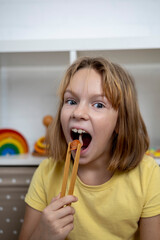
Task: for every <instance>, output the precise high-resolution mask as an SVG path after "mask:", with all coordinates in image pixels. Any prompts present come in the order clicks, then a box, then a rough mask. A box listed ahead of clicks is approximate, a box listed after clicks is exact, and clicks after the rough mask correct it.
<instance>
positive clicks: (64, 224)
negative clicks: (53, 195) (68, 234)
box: [57, 215, 74, 228]
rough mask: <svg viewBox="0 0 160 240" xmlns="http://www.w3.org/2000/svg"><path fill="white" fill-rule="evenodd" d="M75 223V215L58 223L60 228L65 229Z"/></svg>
mask: <svg viewBox="0 0 160 240" xmlns="http://www.w3.org/2000/svg"><path fill="white" fill-rule="evenodd" d="M73 221H74V216H73V215H68V216H66V217H64V218H61V219H59V220H58V221H57V224H58V226H59V227H60V228H64V227H66V226H67V225H69V224H71V223H73Z"/></svg>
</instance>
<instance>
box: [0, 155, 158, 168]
mask: <svg viewBox="0 0 160 240" xmlns="http://www.w3.org/2000/svg"><path fill="white" fill-rule="evenodd" d="M44 159H45V157H36V156H32V155H31V154H19V155H13V156H0V166H38V165H39V164H40V163H41V162H42V161H43V160H44ZM155 160H156V162H157V163H158V164H159V165H160V158H155Z"/></svg>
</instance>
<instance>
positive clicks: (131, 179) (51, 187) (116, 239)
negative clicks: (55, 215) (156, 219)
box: [25, 156, 160, 240]
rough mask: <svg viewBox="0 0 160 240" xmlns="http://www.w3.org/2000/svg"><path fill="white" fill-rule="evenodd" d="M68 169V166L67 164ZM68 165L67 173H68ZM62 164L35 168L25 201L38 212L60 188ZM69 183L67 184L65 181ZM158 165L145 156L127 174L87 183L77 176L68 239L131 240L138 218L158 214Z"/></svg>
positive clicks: (44, 163) (42, 164)
mask: <svg viewBox="0 0 160 240" xmlns="http://www.w3.org/2000/svg"><path fill="white" fill-rule="evenodd" d="M71 168H72V166H71ZM71 168H70V175H69V179H70V176H71ZM63 170H64V163H60V162H54V161H52V160H49V159H46V160H44V161H43V162H42V163H41V164H40V166H39V167H38V168H37V170H36V172H35V174H34V176H33V179H32V182H31V185H30V188H29V191H28V193H27V195H26V198H25V201H26V203H27V204H28V205H30V206H31V207H32V208H34V209H37V210H39V211H43V209H44V208H45V207H46V206H47V205H48V204H49V203H50V202H51V199H52V198H53V197H54V196H57V195H58V194H59V192H60V191H61V185H62V178H63ZM68 185H69V183H68ZM159 185H160V168H159V166H158V164H157V163H156V162H155V160H154V159H152V158H151V157H149V156H144V158H143V160H142V161H141V163H140V164H139V165H138V166H137V167H136V168H135V169H133V170H131V171H129V172H127V173H120V172H116V173H115V174H114V175H113V176H112V178H111V179H110V180H109V181H107V182H106V183H104V184H102V185H99V186H88V185H86V184H84V183H83V182H82V181H81V180H80V179H79V177H77V179H76V185H75V190H74V195H75V196H77V197H78V199H79V200H78V202H76V203H74V204H73V206H74V208H75V211H76V213H75V216H74V229H73V231H71V232H70V234H69V235H68V238H67V239H68V240H86V239H87V240H93V239H95V240H104V239H109V240H135V239H138V237H137V235H136V234H137V229H138V221H139V219H140V217H144V218H145V217H152V216H156V215H158V214H160V187H159Z"/></svg>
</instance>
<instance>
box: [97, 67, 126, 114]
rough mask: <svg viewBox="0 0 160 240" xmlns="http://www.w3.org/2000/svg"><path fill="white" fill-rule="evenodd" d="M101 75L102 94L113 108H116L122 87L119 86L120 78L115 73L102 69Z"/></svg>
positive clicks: (120, 97) (119, 100)
mask: <svg viewBox="0 0 160 240" xmlns="http://www.w3.org/2000/svg"><path fill="white" fill-rule="evenodd" d="M100 74H101V75H102V87H103V90H104V94H105V96H106V97H107V99H108V101H109V102H110V104H111V105H112V107H113V108H114V109H115V110H118V108H119V105H120V103H121V101H122V89H121V86H120V80H119V78H118V76H117V75H116V74H112V73H111V72H108V71H104V72H103V73H100Z"/></svg>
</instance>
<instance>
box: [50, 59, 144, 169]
mask: <svg viewBox="0 0 160 240" xmlns="http://www.w3.org/2000/svg"><path fill="white" fill-rule="evenodd" d="M82 68H92V69H94V70H95V71H97V72H98V73H99V74H100V75H101V76H102V86H103V89H104V93H105V94H106V97H107V99H108V100H109V102H110V103H111V104H112V107H113V108H114V109H115V110H118V120H117V125H116V129H115V131H114V132H113V135H112V144H111V149H110V161H109V163H108V169H109V170H112V171H115V170H116V169H119V170H120V171H128V170H131V169H133V168H135V167H136V166H137V165H138V164H139V162H140V161H141V159H142V158H143V155H144V153H145V152H146V151H147V149H148V147H149V138H148V133H147V129H146V126H145V124H144V121H143V119H142V116H141V113H140V110H139V106H138V101H137V93H136V89H135V85H134V81H133V78H132V77H131V76H130V75H129V74H128V73H127V72H126V71H125V70H124V69H123V68H122V67H120V66H119V65H117V64H114V63H112V62H109V61H108V60H106V59H104V58H101V57H100V58H90V57H83V58H79V59H78V60H76V61H75V62H74V63H73V64H72V65H71V66H70V67H69V68H68V70H67V71H66V74H65V76H64V78H63V80H62V82H61V85H60V88H59V97H60V102H59V108H58V112H57V115H56V117H55V120H54V122H53V123H52V124H51V125H50V127H49V129H48V143H49V156H50V157H52V158H54V159H55V160H65V155H66V151H67V143H66V140H65V137H64V134H63V131H62V126H61V123H60V114H61V109H62V106H63V97H64V93H65V90H66V88H67V86H68V84H69V83H70V80H71V78H72V77H73V75H74V74H75V73H76V72H77V71H78V70H80V69H82Z"/></svg>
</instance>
